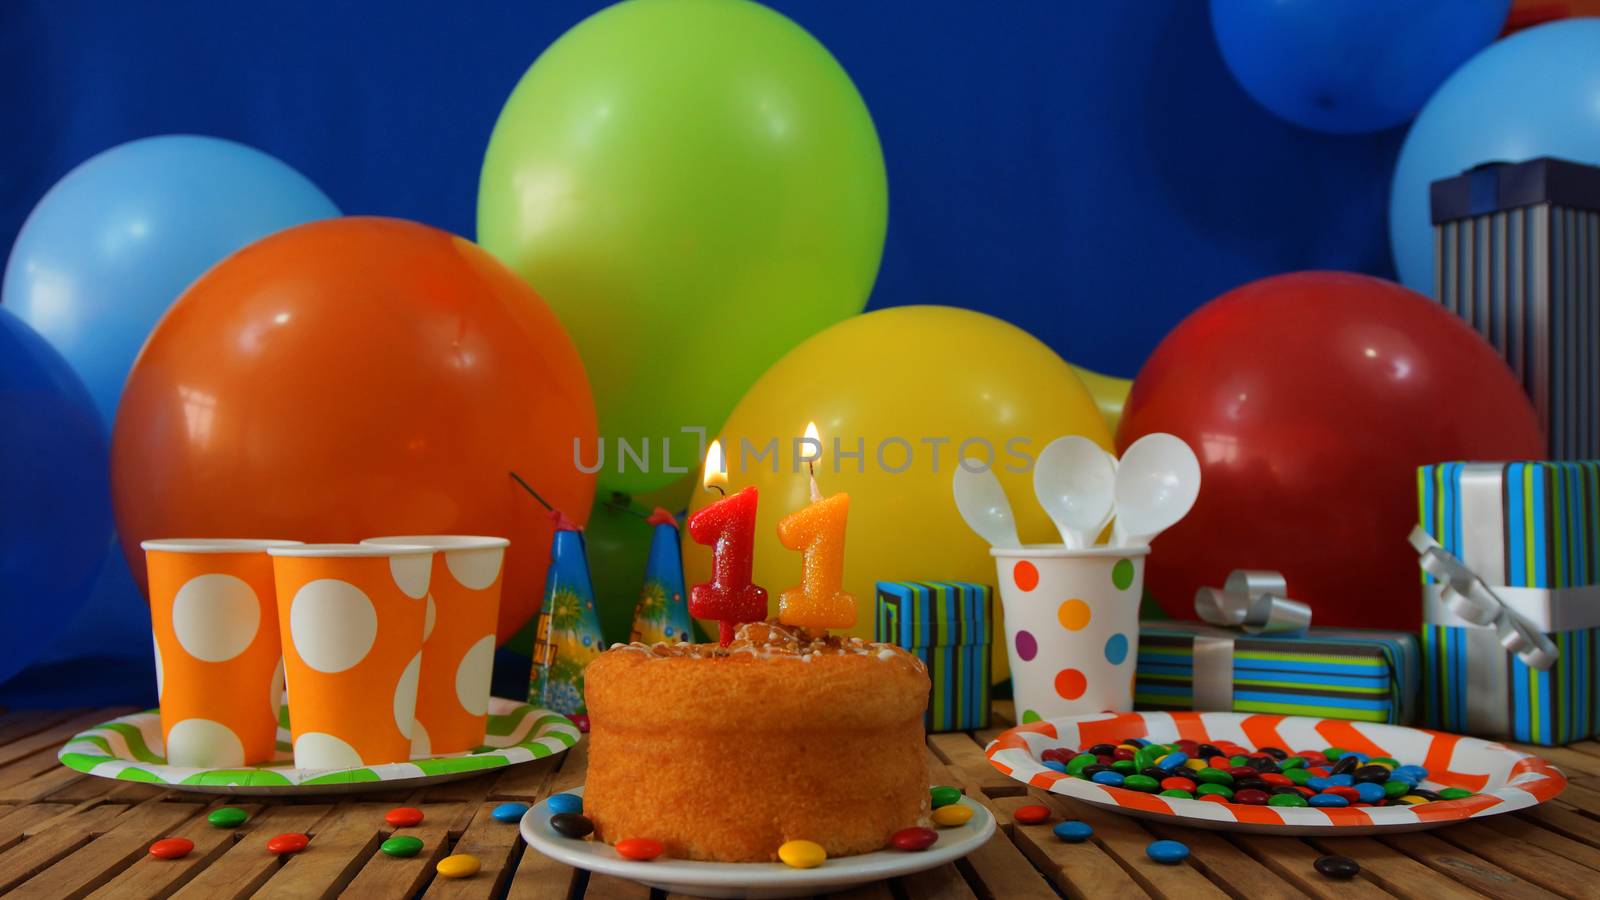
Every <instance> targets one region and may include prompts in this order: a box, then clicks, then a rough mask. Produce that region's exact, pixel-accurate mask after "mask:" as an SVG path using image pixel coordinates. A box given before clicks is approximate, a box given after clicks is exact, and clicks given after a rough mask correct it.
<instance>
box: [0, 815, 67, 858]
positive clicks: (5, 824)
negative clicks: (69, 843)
mask: <svg viewBox="0 0 1600 900" xmlns="http://www.w3.org/2000/svg"><path fill="white" fill-rule="evenodd" d="M74 811H75V810H74V808H73V807H72V806H69V805H67V804H65V803H30V804H28V805H27V806H14V807H12V808H11V809H10V811H8V812H7V813H6V814H5V815H4V816H0V852H4V851H6V850H9V849H11V848H12V847H13V846H15V845H16V844H17V842H18V841H21V840H22V838H23V835H27V834H32V833H35V832H34V831H33V829H34V828H35V827H36V826H38V825H41V824H44V823H51V822H54V821H56V819H58V818H59V817H61V816H63V815H66V814H69V813H72V812H74Z"/></svg>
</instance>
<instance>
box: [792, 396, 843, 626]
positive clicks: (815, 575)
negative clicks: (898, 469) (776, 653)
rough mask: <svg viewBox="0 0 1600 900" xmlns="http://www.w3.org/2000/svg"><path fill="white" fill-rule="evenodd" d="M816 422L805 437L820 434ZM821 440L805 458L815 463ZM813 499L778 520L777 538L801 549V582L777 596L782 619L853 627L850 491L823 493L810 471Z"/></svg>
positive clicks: (815, 437)
mask: <svg viewBox="0 0 1600 900" xmlns="http://www.w3.org/2000/svg"><path fill="white" fill-rule="evenodd" d="M816 429H817V426H816V424H815V423H813V424H811V425H810V426H808V427H807V428H806V437H807V438H810V439H811V440H816V439H817V430H816ZM819 453H820V445H817V448H816V449H813V450H812V452H811V453H809V454H807V455H806V457H805V461H806V462H807V463H811V464H815V462H816V456H817V455H818V454H819ZM811 501H812V502H811V504H810V505H808V506H806V507H805V508H804V509H801V510H798V511H796V512H793V513H790V514H789V515H787V516H785V517H784V518H783V520H782V521H780V522H779V523H778V542H779V543H781V544H783V546H785V547H787V548H788V549H790V550H798V551H800V553H801V563H800V568H801V578H800V584H799V585H798V586H796V587H792V588H790V589H788V590H786V591H784V592H783V594H782V595H781V596H780V597H779V598H778V621H780V622H782V623H783V624H785V625H797V626H801V627H804V628H850V627H852V626H854V625H855V624H856V598H855V597H853V596H851V595H850V594H847V593H845V592H844V590H843V588H844V525H845V520H846V519H847V518H848V517H849V515H850V495H849V494H834V495H833V496H832V497H827V498H824V497H822V496H821V494H820V493H819V492H818V491H817V479H816V475H815V474H813V475H812V477H811Z"/></svg>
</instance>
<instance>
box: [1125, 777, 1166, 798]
mask: <svg viewBox="0 0 1600 900" xmlns="http://www.w3.org/2000/svg"><path fill="white" fill-rule="evenodd" d="M1122 786H1123V787H1125V788H1127V789H1128V790H1130V791H1144V792H1145V793H1147V794H1153V793H1155V792H1156V791H1158V790H1160V789H1161V782H1159V781H1156V780H1155V779H1154V778H1151V777H1150V776H1149V775H1129V776H1128V777H1127V778H1124V779H1123V780H1122Z"/></svg>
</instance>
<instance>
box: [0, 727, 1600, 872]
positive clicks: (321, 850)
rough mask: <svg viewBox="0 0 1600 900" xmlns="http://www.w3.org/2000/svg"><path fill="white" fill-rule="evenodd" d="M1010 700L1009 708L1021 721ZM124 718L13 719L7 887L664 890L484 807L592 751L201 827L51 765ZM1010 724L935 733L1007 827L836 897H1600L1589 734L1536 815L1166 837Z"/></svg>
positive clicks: (1, 867)
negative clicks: (166, 856)
mask: <svg viewBox="0 0 1600 900" xmlns="http://www.w3.org/2000/svg"><path fill="white" fill-rule="evenodd" d="M1001 709H1002V715H1004V714H1005V713H1008V712H1009V710H1008V709H1005V708H1004V707H1003V706H1002V708H1001ZM128 711H129V710H123V709H99V710H81V709H80V710H62V711H54V712H12V713H4V714H0V893H6V894H9V895H11V896H17V897H51V898H55V897H82V896H89V895H93V896H96V897H166V896H179V897H186V898H188V897H194V898H208V900H210V898H230V897H247V896H250V897H296V898H300V897H332V896H336V895H344V896H351V897H363V898H364V897H412V896H419V895H422V896H427V897H430V898H432V897H511V898H574V897H584V898H636V900H647V898H650V896H651V891H650V890H649V889H648V888H645V887H642V886H640V885H637V884H633V883H631V882H627V881H620V880H617V879H613V878H606V877H602V876H594V877H590V876H589V875H588V874H587V873H584V872H579V871H574V870H573V869H570V868H568V867H566V866H564V865H561V864H559V863H556V862H554V861H552V860H550V859H548V858H546V857H544V856H541V855H540V854H538V853H535V852H532V851H529V850H528V849H527V847H526V846H525V845H524V844H523V843H522V841H521V840H520V839H519V838H518V836H517V829H516V827H515V826H513V825H508V824H505V823H502V822H498V821H496V820H495V819H494V818H493V817H491V816H490V810H492V809H493V808H494V807H495V806H496V805H498V804H499V803H501V802H503V801H506V800H519V801H524V802H532V801H535V800H538V799H539V798H541V797H543V796H545V795H547V794H549V793H551V792H553V791H561V790H565V789H567V788H570V787H573V786H576V785H579V784H582V783H583V772H584V764H585V759H586V745H585V744H583V743H580V744H579V745H578V746H577V747H576V748H574V749H573V750H571V751H568V752H567V753H564V754H562V755H560V756H557V757H554V758H551V759H544V760H539V761H537V762H533V763H529V764H527V765H523V766H519V767H517V768H514V769H510V770H508V771H505V772H502V773H498V774H489V775H485V776H482V777H479V778H473V779H470V780H466V781H457V782H452V783H449V784H443V785H439V786H436V787H430V788H425V789H422V790H417V791H398V792H389V793H376V794H371V795H360V796H356V797H341V798H320V799H319V798H307V799H305V800H303V801H295V802H283V801H276V800H272V801H266V802H248V801H247V802H237V803H234V804H232V805H237V806H240V807H243V808H244V809H246V810H248V811H249V812H250V813H251V816H252V818H251V819H250V821H249V822H248V823H246V825H245V826H244V827H243V828H241V829H239V830H237V831H228V830H223V829H218V828H213V827H211V826H210V825H208V824H207V823H206V820H205V814H206V812H207V811H208V810H209V809H211V808H213V807H215V806H219V805H222V804H223V803H224V802H225V801H224V800H223V798H216V797H209V796H206V795H199V794H184V793H179V792H175V791H168V790H161V789H158V788H155V787H152V786H150V785H147V784H139V783H135V782H116V781H107V780H105V779H100V778H91V777H87V776H83V775H79V774H77V773H76V772H73V771H71V770H69V769H66V768H63V767H62V766H60V765H59V764H57V763H56V761H55V753H56V748H57V747H59V746H60V745H61V744H62V742H64V741H65V740H66V739H67V738H68V737H69V736H70V735H72V734H73V733H75V732H77V731H79V730H81V729H83V728H86V727H88V726H91V725H94V724H96V723H99V722H102V721H105V720H106V719H108V718H111V717H112V716H116V715H122V714H123V713H125V712H128ZM1002 724H1004V723H1003V722H997V723H996V725H997V726H999V725H1002ZM998 730H999V728H998V727H997V728H996V729H994V730H993V731H988V732H980V733H978V734H972V735H969V734H940V735H933V736H931V737H930V738H929V740H928V749H929V754H928V764H929V768H930V778H931V781H932V782H933V783H942V784H952V785H958V786H960V787H961V788H963V789H964V790H965V791H966V792H967V793H968V794H970V795H971V796H973V797H974V798H976V799H978V800H980V801H981V802H983V803H984V804H986V805H987V806H988V807H989V808H990V809H992V810H993V811H994V812H995V814H996V815H997V816H998V817H999V820H1000V823H1001V830H1000V832H999V833H998V834H996V835H995V837H994V839H993V840H991V841H990V842H989V843H988V845H986V846H985V847H983V849H981V850H979V851H978V852H976V853H974V854H973V855H972V856H970V857H968V858H966V859H964V860H961V861H960V862H957V863H955V864H953V865H946V866H943V867H941V868H938V869H934V870H931V871H928V872H925V873H922V874H920V875H915V876H911V877H908V878H902V879H897V880H895V881H892V882H886V883H880V884H874V885H869V886H867V887H864V888H860V889H857V890H855V891H852V892H849V893H846V894H838V895H834V896H837V897H847V898H873V900H891V898H924V897H926V898H970V897H986V898H988V897H992V898H1001V900H1011V898H1024V900H1025V898H1051V897H1055V896H1057V895H1065V896H1068V897H1142V896H1146V895H1150V896H1156V897H1171V898H1182V900H1190V898H1204V897H1222V896H1224V895H1230V896H1233V897H1239V898H1249V900H1257V898H1264V897H1290V896H1306V895H1310V896H1315V897H1328V898H1340V900H1345V898H1358V897H1384V896H1390V895H1394V896H1398V897H1427V898H1430V900H1434V898H1446V897H1481V896H1490V897H1505V898H1523V897H1529V898H1531V897H1550V896H1552V895H1557V896H1565V897H1600V743H1597V742H1594V741H1586V742H1583V743H1580V744H1575V745H1573V746H1571V747H1564V748H1556V749H1550V748H1543V749H1538V748H1529V749H1532V750H1534V752H1538V753H1540V754H1541V755H1543V756H1544V757H1545V758H1547V759H1549V760H1551V761H1553V762H1554V763H1556V764H1557V765H1559V766H1561V767H1562V768H1563V769H1564V770H1565V771H1566V772H1567V774H1568V775H1569V776H1571V777H1572V785H1571V786H1570V787H1569V788H1568V789H1567V791H1566V793H1564V794H1563V795H1562V796H1561V797H1560V798H1558V799H1557V800H1555V801H1553V802H1551V803H1547V804H1545V805H1544V806H1542V807H1540V808H1538V809H1534V810H1531V811H1526V812H1521V813H1515V814H1510V815H1503V816H1495V817H1492V818H1490V819H1487V820H1484V821H1483V822H1480V823H1472V824H1464V825H1456V826H1452V827H1447V828H1442V829H1438V830H1436V831H1429V832H1420V833H1413V834H1400V835H1394V836H1392V837H1381V838H1340V839H1333V840H1320V839H1319V840H1301V839H1298V838H1287V837H1257V836H1252V835H1226V834H1222V833H1217V832H1206V831H1195V830H1191V829H1181V828H1157V827H1152V826H1148V825H1146V824H1144V823H1141V822H1139V821H1136V820H1134V819H1129V818H1124V817H1121V816H1117V815H1112V814H1109V813H1104V812H1100V811H1098V810H1095V809H1092V808H1090V807H1086V806H1083V805H1081V804H1078V803H1076V802H1074V801H1071V800H1065V799H1063V798H1060V797H1055V796H1053V795H1049V794H1045V793H1042V792H1039V791H1036V790H1030V789H1029V788H1027V787H1026V786H1024V785H1021V784H1019V783H1017V782H1015V781H1012V780H1011V779H1009V778H1007V777H1005V776H1004V775H1001V774H1000V773H999V772H996V771H995V770H994V769H992V768H990V766H989V764H988V761H987V760H986V759H985V758H984V756H983V753H982V748H983V744H984V742H985V741H986V740H987V739H988V738H989V737H990V736H992V735H993V734H994V733H995V732H996V731H998ZM241 799H246V798H241ZM1037 802H1042V803H1045V804H1047V805H1049V806H1050V807H1051V808H1052V809H1053V810H1054V811H1055V812H1056V813H1057V814H1058V815H1059V816H1063V817H1070V818H1078V819H1082V820H1084V821H1086V822H1089V823H1090V824H1092V825H1093V826H1094V829H1095V835H1094V838H1093V840H1091V841H1089V842H1087V843H1082V844H1065V843H1062V842H1061V841H1059V840H1057V839H1056V838H1055V837H1053V836H1052V835H1051V833H1050V825H1048V824H1046V825H1035V826H1023V825H1015V824H1013V823H1011V822H1010V817H1009V813H1010V812H1011V810H1014V809H1016V808H1017V807H1018V806H1021V805H1023V804H1025V803H1037ZM401 804H406V805H414V806H417V807H420V808H421V809H422V810H423V811H424V812H425V813H426V815H427V819H426V821H424V822H423V824H422V825H421V826H420V827H418V828H415V829H409V833H412V834H415V835H416V836H418V837H420V838H422V840H423V841H424V842H425V843H426V849H425V850H424V851H423V853H422V854H421V855H419V856H417V857H414V858H411V859H391V858H389V857H386V856H384V855H383V854H381V853H379V852H378V844H379V843H380V842H381V841H382V840H383V839H384V838H386V837H388V836H389V834H390V833H391V832H392V829H390V828H389V827H388V826H387V825H385V823H384V820H383V814H384V813H385V812H386V811H388V810H389V809H391V808H393V807H394V806H397V805H401ZM287 831H303V832H306V833H308V834H310V835H311V838H312V839H311V846H310V848H309V849H308V850H306V851H305V852H304V853H301V854H299V855H296V856H293V857H288V858H279V857H275V856H272V855H270V854H268V853H267V852H266V850H265V849H264V845H265V843H266V841H267V839H268V838H270V837H272V836H273V835H275V834H279V833H282V832H287ZM170 836H183V837H188V838H190V839H192V840H193V841H194V842H195V849H194V852H193V853H191V854H190V855H189V856H188V857H186V858H184V859H182V860H179V861H176V862H172V861H161V860H156V859H152V858H150V857H149V856H148V855H147V854H146V848H148V847H149V845H150V844H151V843H152V842H153V841H155V840H157V839H159V838H162V837H170ZM1156 837H1164V838H1174V839H1177V840H1181V841H1183V842H1184V843H1186V844H1188V845H1189V846H1190V848H1192V850H1193V855H1192V856H1191V857H1190V858H1189V860H1188V862H1187V863H1186V864H1183V865H1176V866H1164V865H1158V864H1156V863H1153V862H1151V861H1150V860H1148V859H1147V858H1146V857H1145V854H1144V848H1145V846H1146V845H1147V844H1148V843H1149V842H1150V841H1151V840H1153V839H1155V838H1156ZM450 853H471V854H473V855H475V856H477V857H478V858H479V859H481V860H482V861H483V870H482V871H481V872H479V873H478V874H477V875H476V876H474V877H472V878H467V879H462V880H450V879H445V878H437V877H434V875H433V867H434V863H436V862H437V861H438V860H440V859H442V858H443V857H444V856H446V855H448V854H450ZM1322 853H1341V854H1344V855H1346V856H1350V857H1353V858H1355V859H1357V860H1359V861H1360V863H1361V865H1362V877H1360V878H1358V879H1356V880H1354V881H1346V882H1337V881H1331V880H1328V879H1325V878H1323V877H1322V876H1320V875H1318V874H1317V873H1316V871H1315V870H1314V869H1313V868H1312V866H1311V863H1312V860H1314V859H1315V858H1316V857H1317V856H1319V855H1321V854H1322ZM657 893H658V894H659V892H657ZM657 900H659V898H657Z"/></svg>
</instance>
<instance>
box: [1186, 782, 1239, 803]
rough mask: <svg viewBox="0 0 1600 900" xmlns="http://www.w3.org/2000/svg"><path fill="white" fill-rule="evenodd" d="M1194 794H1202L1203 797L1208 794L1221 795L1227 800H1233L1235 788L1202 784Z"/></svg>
mask: <svg viewBox="0 0 1600 900" xmlns="http://www.w3.org/2000/svg"><path fill="white" fill-rule="evenodd" d="M1194 792H1195V793H1196V794H1200V795H1201V796H1204V795H1206V794H1220V795H1221V796H1222V798H1223V799H1225V800H1232V799H1233V788H1231V787H1228V786H1227V785H1225V784H1202V785H1200V786H1199V787H1197V788H1195V789H1194Z"/></svg>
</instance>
